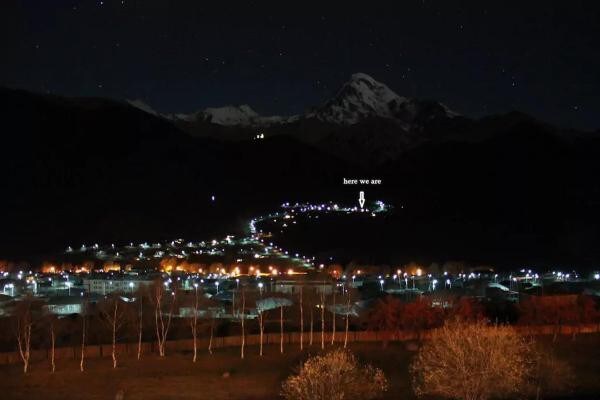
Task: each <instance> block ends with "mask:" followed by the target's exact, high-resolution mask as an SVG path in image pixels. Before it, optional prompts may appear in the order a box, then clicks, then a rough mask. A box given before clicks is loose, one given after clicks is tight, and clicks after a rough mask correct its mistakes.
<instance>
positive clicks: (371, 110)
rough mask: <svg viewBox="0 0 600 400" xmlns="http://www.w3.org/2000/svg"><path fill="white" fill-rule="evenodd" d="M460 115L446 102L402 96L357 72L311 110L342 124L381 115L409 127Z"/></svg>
mask: <svg viewBox="0 0 600 400" xmlns="http://www.w3.org/2000/svg"><path fill="white" fill-rule="evenodd" d="M456 115H457V114H456V113H454V112H452V111H451V110H449V109H448V108H447V107H446V106H444V105H443V104H440V103H436V102H428V101H421V100H418V99H410V98H406V97H402V96H399V95H398V94H396V93H395V92H394V91H393V90H391V89H390V88H389V87H387V86H386V85H385V84H383V83H381V82H378V81H376V80H375V79H373V78H372V77H370V76H369V75H367V74H364V73H356V74H353V75H352V76H351V78H350V80H349V81H348V82H346V83H345V84H344V85H343V86H342V87H341V89H340V90H339V91H338V92H337V93H336V95H335V96H334V97H333V98H332V99H330V100H328V101H327V102H325V103H324V104H323V105H322V106H320V107H317V108H316V109H315V110H313V111H312V112H310V113H308V114H307V117H312V118H317V119H319V120H321V121H326V122H330V123H334V124H342V125H353V124H356V123H358V122H360V121H362V120H364V119H367V118H372V117H379V118H387V119H393V120H396V121H398V122H400V123H403V124H405V125H407V127H408V126H409V125H411V124H412V123H413V122H416V121H418V120H422V119H428V118H434V117H438V116H445V117H449V118H451V117H454V116H456Z"/></svg>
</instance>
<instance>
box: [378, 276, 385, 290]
mask: <svg viewBox="0 0 600 400" xmlns="http://www.w3.org/2000/svg"><path fill="white" fill-rule="evenodd" d="M383 282H384V280H383V279H380V280H379V284H380V285H381V291H382V292H383Z"/></svg>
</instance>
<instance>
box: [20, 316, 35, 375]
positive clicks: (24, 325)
mask: <svg viewBox="0 0 600 400" xmlns="http://www.w3.org/2000/svg"><path fill="white" fill-rule="evenodd" d="M31 324H32V322H31V311H30V310H29V309H27V310H25V312H24V314H23V315H22V316H21V315H18V316H17V344H18V346H19V355H20V356H21V360H23V373H24V374H26V373H27V370H28V369H29V358H30V356H31V350H30V349H31Z"/></svg>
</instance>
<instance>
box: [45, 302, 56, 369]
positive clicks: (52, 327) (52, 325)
mask: <svg viewBox="0 0 600 400" xmlns="http://www.w3.org/2000/svg"><path fill="white" fill-rule="evenodd" d="M56 319H57V318H56V315H54V314H51V313H49V314H48V315H47V316H46V320H47V321H48V330H49V331H50V370H51V372H52V373H54V372H55V371H56V362H55V355H56V353H55V349H56Z"/></svg>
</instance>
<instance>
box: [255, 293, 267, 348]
mask: <svg viewBox="0 0 600 400" xmlns="http://www.w3.org/2000/svg"><path fill="white" fill-rule="evenodd" d="M261 300H262V294H261V297H260V298H258V299H255V305H256V313H257V314H258V330H259V336H260V345H259V349H260V350H259V354H260V356H261V357H262V355H263V338H264V333H265V309H264V307H263V304H262V301H261Z"/></svg>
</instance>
